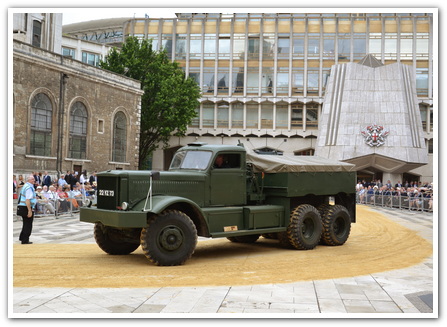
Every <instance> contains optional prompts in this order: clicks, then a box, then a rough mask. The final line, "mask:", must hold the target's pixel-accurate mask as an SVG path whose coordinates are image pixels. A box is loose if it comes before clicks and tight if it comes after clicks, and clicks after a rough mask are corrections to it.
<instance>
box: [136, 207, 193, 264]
mask: <svg viewBox="0 0 447 327" xmlns="http://www.w3.org/2000/svg"><path fill="white" fill-rule="evenodd" d="M140 243H141V248H142V249H143V252H144V254H145V256H146V257H147V258H148V259H149V260H150V261H151V262H153V263H155V264H156V265H158V266H177V265H181V264H183V263H184V262H185V261H186V260H188V259H189V258H190V257H191V256H192V254H193V253H194V250H195V248H196V244H197V230H196V227H195V225H194V223H193V221H192V220H191V218H189V217H188V216H187V215H186V214H184V213H183V212H181V211H177V210H166V211H163V212H162V213H161V214H159V215H156V216H154V217H153V218H152V219H151V220H150V221H149V224H148V226H147V227H146V228H143V229H142V231H141V238H140Z"/></svg>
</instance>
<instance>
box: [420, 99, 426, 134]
mask: <svg viewBox="0 0 447 327" xmlns="http://www.w3.org/2000/svg"><path fill="white" fill-rule="evenodd" d="M419 110H420V112H421V121H422V129H423V130H424V131H426V130H427V113H428V112H427V106H426V105H423V104H419Z"/></svg>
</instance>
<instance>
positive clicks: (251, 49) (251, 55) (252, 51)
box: [248, 37, 261, 59]
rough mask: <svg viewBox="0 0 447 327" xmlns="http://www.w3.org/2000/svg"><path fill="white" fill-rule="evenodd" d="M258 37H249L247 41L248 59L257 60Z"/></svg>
mask: <svg viewBox="0 0 447 327" xmlns="http://www.w3.org/2000/svg"><path fill="white" fill-rule="evenodd" d="M260 44H261V43H260V41H259V37H250V38H249V39H248V59H259V46H260Z"/></svg>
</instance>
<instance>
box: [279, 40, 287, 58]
mask: <svg viewBox="0 0 447 327" xmlns="http://www.w3.org/2000/svg"><path fill="white" fill-rule="evenodd" d="M289 53H290V39H289V38H288V37H280V38H278V58H282V59H285V58H289Z"/></svg>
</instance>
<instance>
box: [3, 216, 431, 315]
mask: <svg viewBox="0 0 447 327" xmlns="http://www.w3.org/2000/svg"><path fill="white" fill-rule="evenodd" d="M372 209H373V210H377V211H378V212H380V213H382V214H384V215H385V216H387V217H388V218H389V219H392V220H394V221H396V222H398V223H399V224H402V225H403V226H405V227H407V228H410V229H412V230H415V231H417V232H418V234H419V235H420V236H422V237H424V238H425V239H427V240H429V241H430V242H433V216H434V215H433V214H432V213H425V212H409V211H404V210H399V209H385V208H380V207H378V208H372ZM34 221H35V222H34V227H33V233H32V241H33V242H34V243H94V242H95V241H94V238H93V228H92V225H91V224H89V223H83V222H80V221H79V216H78V215H77V214H74V215H72V216H70V215H66V216H61V217H59V218H58V219H54V217H45V218H44V217H41V218H36V219H35V220H34ZM20 229H21V221H20V220H17V219H15V221H14V223H13V240H12V241H13V242H14V243H18V234H19V232H20ZM435 241H437V240H435ZM435 253H436V252H435ZM436 262H437V260H436V261H435V269H433V267H434V263H433V257H430V258H427V259H426V260H425V261H424V262H423V263H420V264H418V265H415V266H412V267H409V268H405V269H399V270H393V271H386V272H381V273H374V274H370V275H364V276H357V277H352V278H342V279H332V280H314V281H309V282H296V283H291V284H265V285H251V286H225V287H221V286H220V287H178V288H177V287H175V288H174V287H162V288H138V289H134V288H132V289H130V288H129V289H127V288H113V289H112V288H95V289H91V288H23V287H14V288H12V286H10V288H11V289H12V292H10V303H9V316H10V317H20V318H35V317H55V318H59V317H64V318H66V317H79V318H88V317H95V318H96V317H107V318H109V317H111V315H110V314H112V313H114V314H115V315H112V317H131V318H139V317H150V318H165V317H169V318H172V317H184V318H194V317H200V318H202V317H210V318H224V317H225V318H226V317H243V318H262V317H266V318H275V317H280V318H304V317H317V318H320V317H321V318H327V317H348V318H351V317H358V316H359V317H372V318H375V317H377V318H379V317H380V318H382V317H393V318H394V317H401V318H436V317H438V307H437V304H438V292H437V287H438V285H437V278H436V276H434V273H435V274H437V264H436ZM116 314H119V315H116Z"/></svg>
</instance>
